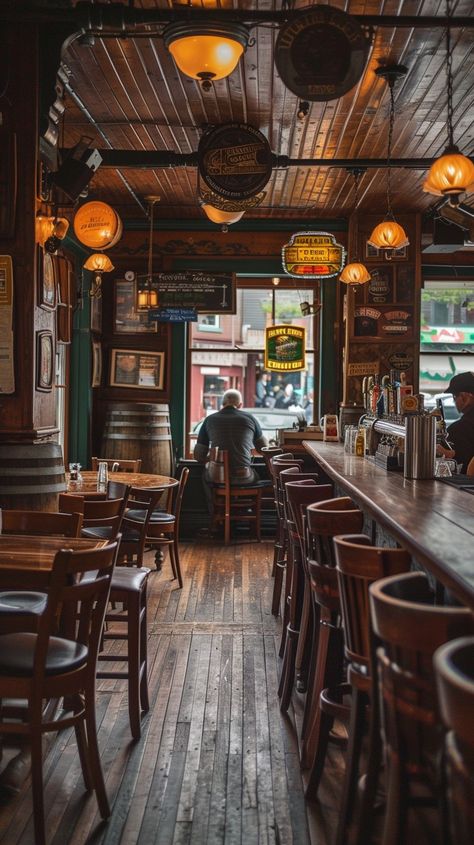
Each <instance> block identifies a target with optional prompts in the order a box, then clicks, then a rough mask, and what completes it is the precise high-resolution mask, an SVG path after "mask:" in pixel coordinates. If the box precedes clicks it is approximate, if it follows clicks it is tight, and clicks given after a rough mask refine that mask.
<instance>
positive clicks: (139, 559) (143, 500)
mask: <svg viewBox="0 0 474 845" xmlns="http://www.w3.org/2000/svg"><path fill="white" fill-rule="evenodd" d="M162 495H163V491H162V490H147V489H144V488H141V487H131V488H130V493H129V496H128V502H127V508H126V510H125V513H124V515H123V519H122V525H121V533H122V540H121V543H120V549H119V563H120V562H122V561H125V562H126V563H127V566H133V565H136V566H141V565H142V563H143V554H144V552H145V543H146V537H147V534H148V525H149V522H150V519H151V516H152V514H153V511H154V510H155V508H156V507H157V506H158V504H159V502H160V500H161V497H162Z"/></svg>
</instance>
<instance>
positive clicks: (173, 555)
mask: <svg viewBox="0 0 474 845" xmlns="http://www.w3.org/2000/svg"><path fill="white" fill-rule="evenodd" d="M188 476H189V469H188V467H183V469H182V471H181V476H180V479H179V484H178V485H177V486H176V487H174V488H172V489H173V490H174V491H176V492H175V495H174V497H173V501H172V505H171V511H170V512H167V511H162V510H156V509H155V510H154V511H153V513H152V515H151V517H150V520H149V522H148V529H147V535H146V538H145V546H146V548H148V546H150V547H151V548H156V547H157V546H158V548H162V547H165V548H166V547H167V548H168V549H169V554H170V562H171V568H172V571H173V578H177V579H178V584H179V586H180V588H181V587H182V586H183V576H182V573H181V563H180V559H179V521H180V515H181V504H182V501H183V496H184V488H185V487H186V483H187V480H188ZM129 516H131V517H132V518H137V517H138V515H137V514H134V513H133V510H131V511H129Z"/></svg>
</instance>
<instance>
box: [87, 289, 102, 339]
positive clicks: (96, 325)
mask: <svg viewBox="0 0 474 845" xmlns="http://www.w3.org/2000/svg"><path fill="white" fill-rule="evenodd" d="M89 307H90V323H91V332H97V333H99V334H100V332H101V331H102V297H101V296H91V298H90V306H89Z"/></svg>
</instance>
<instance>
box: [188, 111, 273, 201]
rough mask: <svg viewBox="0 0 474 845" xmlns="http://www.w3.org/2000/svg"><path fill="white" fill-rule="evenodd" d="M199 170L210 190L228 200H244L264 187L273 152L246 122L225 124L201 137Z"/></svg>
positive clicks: (270, 167)
mask: <svg viewBox="0 0 474 845" xmlns="http://www.w3.org/2000/svg"><path fill="white" fill-rule="evenodd" d="M198 167H199V175H200V176H201V178H202V180H203V181H204V182H205V184H206V185H207V187H208V188H209V189H210V190H211V191H214V192H215V193H216V194H218V195H219V196H220V197H224V198H225V199H228V200H237V201H239V200H245V199H248V197H253V196H255V194H258V193H259V192H260V191H261V190H262V188H263V187H264V186H265V185H266V184H267V182H268V180H269V178H270V176H271V174H272V152H271V149H270V145H269V143H268V141H267V139H266V138H265V136H264V135H262V133H261V132H259V131H258V129H254V128H253V126H247V124H245V123H225V124H223V125H222V126H216V127H215V128H213V129H210V130H208V131H207V132H205V134H204V135H203V136H202V138H201V140H200V142H199V148H198Z"/></svg>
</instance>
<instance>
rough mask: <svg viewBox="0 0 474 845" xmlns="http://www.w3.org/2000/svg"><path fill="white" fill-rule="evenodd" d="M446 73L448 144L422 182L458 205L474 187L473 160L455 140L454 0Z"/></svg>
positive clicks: (427, 189)
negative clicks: (452, 25)
mask: <svg viewBox="0 0 474 845" xmlns="http://www.w3.org/2000/svg"><path fill="white" fill-rule="evenodd" d="M446 17H447V19H448V25H447V27H446V76H447V83H448V92H447V93H448V109H447V120H446V127H447V132H448V146H447V147H446V149H445V151H444V153H443V155H442V156H440V158H438V159H436V161H435V162H434V163H433V164H432V165H431V167H430V169H429V171H428V175H427V177H426V179H425V181H424V183H423V190H424V191H425V192H426V193H427V194H435V196H441V197H448V199H449V202H450V204H451V205H458V203H459V197H460V195H461V194H463V193H465V192H466V191H472V190H474V164H473V163H472V161H471V160H470V159H469V158H467V157H466V156H465V155H462V153H460V152H459V149H458V147H457V146H456V144H455V143H454V130H453V51H452V47H451V27H450V20H451V0H446Z"/></svg>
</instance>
